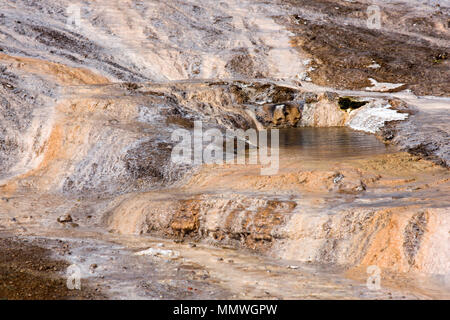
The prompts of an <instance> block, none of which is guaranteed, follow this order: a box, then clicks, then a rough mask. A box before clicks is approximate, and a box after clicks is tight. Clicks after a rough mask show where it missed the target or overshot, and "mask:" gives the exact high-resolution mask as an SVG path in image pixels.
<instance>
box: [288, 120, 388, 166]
mask: <svg viewBox="0 0 450 320" xmlns="http://www.w3.org/2000/svg"><path fill="white" fill-rule="evenodd" d="M394 151H395V148H394V147H392V146H387V145H385V144H384V143H382V142H381V141H380V140H378V139H377V138H376V137H375V136H374V135H372V134H368V133H364V132H360V131H355V130H352V129H349V128H345V127H333V128H290V129H280V152H281V154H284V155H289V156H299V157H302V158H309V159H312V160H321V159H323V160H325V159H346V158H363V157H366V156H370V155H376V154H385V153H391V152H394Z"/></svg>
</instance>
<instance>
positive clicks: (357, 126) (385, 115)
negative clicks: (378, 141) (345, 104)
mask: <svg viewBox="0 0 450 320" xmlns="http://www.w3.org/2000/svg"><path fill="white" fill-rule="evenodd" d="M391 107H392V106H391V105H390V104H386V105H379V104H377V105H367V106H365V107H362V108H361V109H358V110H356V111H354V112H355V115H354V116H353V117H351V118H350V120H349V121H348V123H347V125H348V126H349V127H350V128H352V129H354V130H361V131H365V132H370V133H375V132H377V131H378V130H380V129H381V128H382V127H383V126H384V124H385V123H386V122H387V121H393V120H406V119H407V118H408V115H407V114H405V113H399V112H397V111H396V110H392V109H390V108H391Z"/></svg>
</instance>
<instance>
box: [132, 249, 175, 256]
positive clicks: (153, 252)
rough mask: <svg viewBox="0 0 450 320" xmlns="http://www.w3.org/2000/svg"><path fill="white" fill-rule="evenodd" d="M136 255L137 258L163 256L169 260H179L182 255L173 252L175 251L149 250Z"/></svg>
mask: <svg viewBox="0 0 450 320" xmlns="http://www.w3.org/2000/svg"><path fill="white" fill-rule="evenodd" d="M134 255H135V256H162V257H168V258H177V257H179V256H180V253H179V252H178V251H173V250H164V249H159V248H148V249H147V250H142V251H139V252H136V253H135V254H134Z"/></svg>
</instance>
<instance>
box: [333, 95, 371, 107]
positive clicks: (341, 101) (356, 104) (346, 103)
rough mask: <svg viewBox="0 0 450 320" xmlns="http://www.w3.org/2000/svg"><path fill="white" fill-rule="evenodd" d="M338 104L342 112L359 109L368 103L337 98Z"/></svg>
mask: <svg viewBox="0 0 450 320" xmlns="http://www.w3.org/2000/svg"><path fill="white" fill-rule="evenodd" d="M338 103H339V107H340V108H341V109H342V110H347V109H358V108H361V107H362V106H363V105H365V104H367V103H368V101H358V100H355V99H353V98H350V97H341V98H339V102H338Z"/></svg>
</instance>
